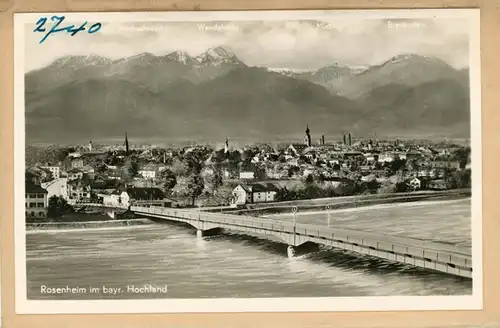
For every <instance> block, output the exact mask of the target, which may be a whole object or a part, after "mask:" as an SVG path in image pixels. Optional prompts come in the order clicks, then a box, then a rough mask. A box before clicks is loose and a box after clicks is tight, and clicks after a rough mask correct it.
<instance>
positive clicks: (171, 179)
mask: <svg viewBox="0 0 500 328" xmlns="http://www.w3.org/2000/svg"><path fill="white" fill-rule="evenodd" d="M160 180H161V182H162V184H163V189H165V191H166V192H170V191H172V189H174V187H175V185H176V184H177V178H176V176H175V174H174V173H173V172H172V171H171V170H169V169H166V170H164V171H163V172H161V173H160Z"/></svg>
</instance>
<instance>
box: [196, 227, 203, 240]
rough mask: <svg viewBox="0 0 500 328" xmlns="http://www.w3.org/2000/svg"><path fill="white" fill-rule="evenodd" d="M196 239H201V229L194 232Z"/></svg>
mask: <svg viewBox="0 0 500 328" xmlns="http://www.w3.org/2000/svg"><path fill="white" fill-rule="evenodd" d="M196 238H203V230H201V229H198V230H196Z"/></svg>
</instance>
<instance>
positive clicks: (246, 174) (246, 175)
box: [240, 171, 255, 180]
mask: <svg viewBox="0 0 500 328" xmlns="http://www.w3.org/2000/svg"><path fill="white" fill-rule="evenodd" d="M240 179H244V180H251V179H255V174H254V172H251V171H248V172H240Z"/></svg>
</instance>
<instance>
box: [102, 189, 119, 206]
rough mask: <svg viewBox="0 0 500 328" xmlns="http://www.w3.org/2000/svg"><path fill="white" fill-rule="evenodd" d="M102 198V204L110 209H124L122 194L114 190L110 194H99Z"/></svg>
mask: <svg viewBox="0 0 500 328" xmlns="http://www.w3.org/2000/svg"><path fill="white" fill-rule="evenodd" d="M97 196H98V197H99V198H102V204H103V205H104V206H109V207H124V205H123V204H122V200H121V192H120V191H119V190H114V191H112V192H111V193H110V194H98V195H97Z"/></svg>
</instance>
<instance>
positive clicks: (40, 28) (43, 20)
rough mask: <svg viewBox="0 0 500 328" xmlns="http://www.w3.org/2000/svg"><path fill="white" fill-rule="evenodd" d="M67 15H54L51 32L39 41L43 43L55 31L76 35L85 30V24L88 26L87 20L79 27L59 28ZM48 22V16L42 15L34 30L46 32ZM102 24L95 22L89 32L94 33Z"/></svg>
mask: <svg viewBox="0 0 500 328" xmlns="http://www.w3.org/2000/svg"><path fill="white" fill-rule="evenodd" d="M65 18H66V17H65V16H52V17H51V18H50V19H51V20H52V21H53V24H52V28H51V29H50V31H49V32H47V33H46V34H45V35H44V36H43V38H42V39H41V40H40V41H39V42H38V43H40V44H41V43H43V42H45V40H46V39H47V38H48V37H49V36H50V35H51V34H54V33H58V32H66V33H68V34H70V35H71V36H75V35H76V34H78V32H81V31H85V30H86V28H85V26H87V23H88V22H87V21H85V22H84V23H83V24H82V25H80V27H78V28H75V25H69V26H66V27H61V28H59V25H61V23H62V22H63V21H64V19H65ZM46 22H47V18H46V17H41V18H40V19H39V20H38V22H37V23H36V27H35V29H34V30H33V32H45V31H46V29H45V28H44V27H43V26H44V24H45V23H46ZM101 27H102V25H101V23H95V24H93V25H92V26H91V27H90V28H89V29H88V33H89V34H92V33H95V32H97V31H99V30H100V29H101Z"/></svg>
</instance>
